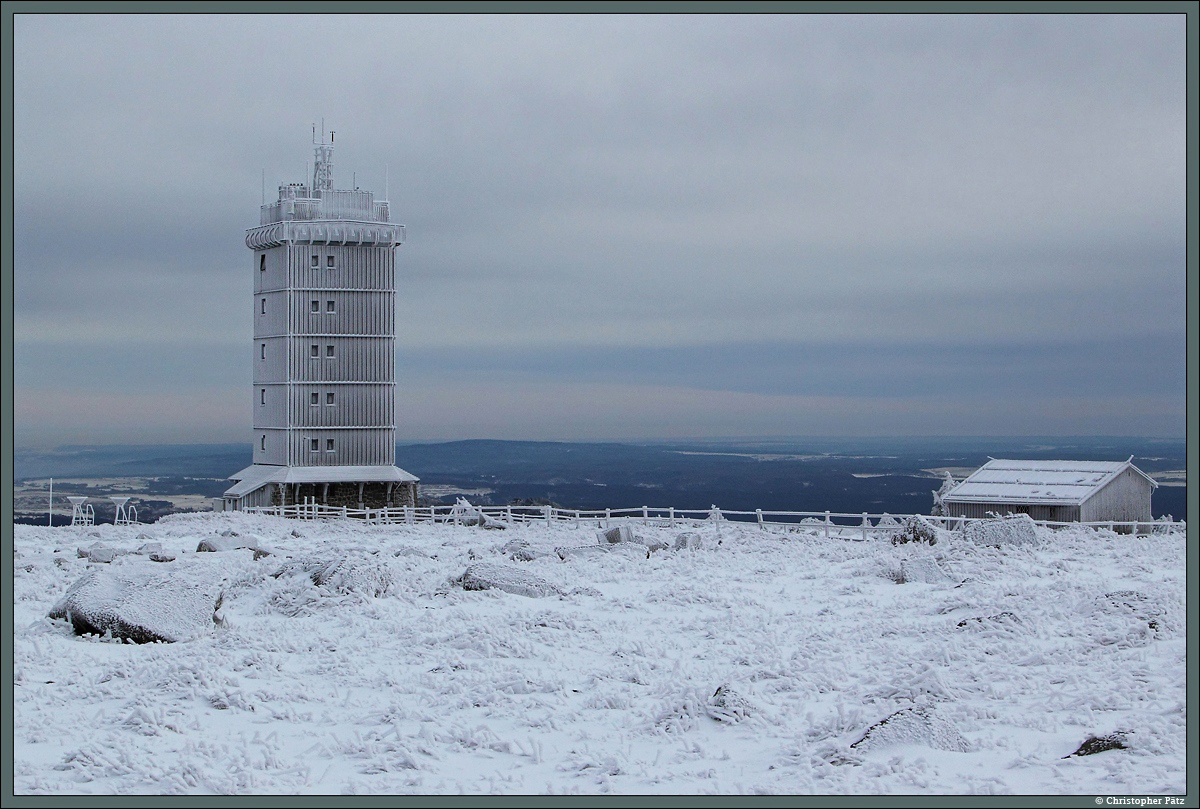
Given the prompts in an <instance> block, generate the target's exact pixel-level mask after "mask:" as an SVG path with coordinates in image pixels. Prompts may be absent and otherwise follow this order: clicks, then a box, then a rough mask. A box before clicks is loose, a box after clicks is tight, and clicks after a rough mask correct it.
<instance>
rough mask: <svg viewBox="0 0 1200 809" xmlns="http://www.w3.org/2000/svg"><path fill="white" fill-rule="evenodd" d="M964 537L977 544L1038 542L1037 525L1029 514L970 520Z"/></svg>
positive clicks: (1030, 543)
mask: <svg viewBox="0 0 1200 809" xmlns="http://www.w3.org/2000/svg"><path fill="white" fill-rule="evenodd" d="M963 537H964V538H965V539H967V540H968V541H970V542H974V543H975V544H976V545H994V546H1000V545H1032V544H1034V543H1036V542H1037V525H1036V524H1035V523H1034V521H1033V518H1032V517H1030V516H1029V515H1028V514H1010V515H1008V516H1007V517H996V518H994V519H990V520H977V521H975V522H969V523H967V527H966V528H964V529H963Z"/></svg>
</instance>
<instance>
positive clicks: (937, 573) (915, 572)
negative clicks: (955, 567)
mask: <svg viewBox="0 0 1200 809" xmlns="http://www.w3.org/2000/svg"><path fill="white" fill-rule="evenodd" d="M947 581H950V576H948V575H947V574H946V572H945V571H944V570H942V568H941V567H940V566H939V565H938V563H937V561H936V560H935V559H934V558H933V557H932V556H926V555H925V554H913V555H912V556H910V557H908V558H907V559H902V560H900V584H909V583H911V582H921V583H923V584H941V583H943V582H947Z"/></svg>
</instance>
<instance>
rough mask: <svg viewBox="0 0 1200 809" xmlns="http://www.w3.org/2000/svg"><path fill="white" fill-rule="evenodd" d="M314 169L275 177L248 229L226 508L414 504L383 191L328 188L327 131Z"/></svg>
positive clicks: (400, 236)
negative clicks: (248, 346) (237, 461)
mask: <svg viewBox="0 0 1200 809" xmlns="http://www.w3.org/2000/svg"><path fill="white" fill-rule="evenodd" d="M313 146H314V151H315V158H316V159H315V161H314V164H313V173H312V177H311V178H309V180H308V181H306V182H304V183H289V184H285V185H280V186H279V197H278V199H277V200H276V201H275V202H272V203H270V204H266V205H263V206H262V209H261V213H260V220H259V225H258V227H256V228H251V229H250V230H248V231H247V232H246V246H247V247H248V248H250V250H251V251H253V254H254V258H253V264H252V266H253V269H252V272H253V274H254V296H253V310H252V317H253V322H254V329H253V332H254V343H253V359H252V361H253V389H252V399H251V408H252V412H253V416H252V419H251V422H252V426H253V432H254V449H253V457H252V460H253V463H252V464H251V465H250V466H248V467H246V468H245V469H243V470H241V471H240V472H238V473H237V474H235V475H231V476H230V480H232V481H234V485H233V486H231V487H230V488H229V489H228V490H227V491H226V492H225V495H224V508H225V509H226V510H235V509H242V508H246V507H250V506H270V505H280V504H282V505H289V504H292V503H300V502H305V501H306V499H307V498H315V500H316V502H318V503H325V504H328V505H335V506H338V505H346V506H350V507H354V508H362V507H367V508H378V507H382V506H385V505H391V506H403V505H416V484H417V478H416V477H414V476H413V475H410V474H409V473H408V472H405V471H404V470H403V469H399V468H397V467H396V465H395V460H396V459H395V455H396V411H395V391H396V370H395V369H396V363H395V360H396V354H395V349H396V313H395V309H396V306H395V304H396V262H395V248H396V247H397V246H398V245H400V244H401V243H403V241H404V226H403V225H398V224H394V223H392V222H391V213H390V210H389V204H388V201H387V200H386V199H384V200H377V199H375V195H374V194H373V193H372V192H370V191H362V190H360V189H358V188H354V189H350V190H338V189H335V188H334V187H333V133H332V132H331V133H329V140H328V142H326V138H325V134H324V133H322V135H321V138H320V140H319V142H318V141H317V139H316V138H315V137H314V143H313Z"/></svg>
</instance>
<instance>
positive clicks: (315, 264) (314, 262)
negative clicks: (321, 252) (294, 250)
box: [309, 256, 321, 270]
mask: <svg viewBox="0 0 1200 809" xmlns="http://www.w3.org/2000/svg"><path fill="white" fill-rule="evenodd" d="M309 266H311V267H312V268H313V269H314V270H315V269H316V268H317V267H319V266H321V257H320V256H313V257H312V263H311V264H310V265H309Z"/></svg>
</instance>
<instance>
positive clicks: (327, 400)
mask: <svg viewBox="0 0 1200 809" xmlns="http://www.w3.org/2000/svg"><path fill="white" fill-rule="evenodd" d="M325 404H327V405H331V404H333V394H332V393H326V394H325Z"/></svg>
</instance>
